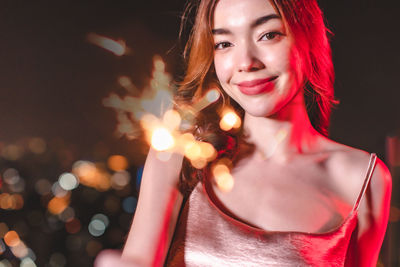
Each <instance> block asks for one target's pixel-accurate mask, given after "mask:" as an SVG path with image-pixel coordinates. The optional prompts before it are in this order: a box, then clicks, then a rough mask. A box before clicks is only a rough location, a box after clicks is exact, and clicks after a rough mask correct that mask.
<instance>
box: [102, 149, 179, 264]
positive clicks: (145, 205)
mask: <svg viewBox="0 0 400 267" xmlns="http://www.w3.org/2000/svg"><path fill="white" fill-rule="evenodd" d="M182 160H183V156H182V155H180V154H173V155H172V157H171V159H170V160H168V161H167V162H164V161H160V160H159V159H158V158H157V156H156V152H155V151H154V150H152V149H150V152H149V154H148V156H147V159H146V163H145V167H144V171H143V177H142V183H141V186H140V193H139V200H138V205H137V208H136V212H135V216H134V219H133V223H132V226H131V229H130V232H129V235H128V239H127V241H126V244H125V247H124V249H123V252H122V255H121V256H119V255H116V253H115V252H110V251H108V252H107V251H106V252H104V253H101V254H100V255H99V257H98V258H97V259H96V266H98V267H101V266H112V265H110V264H113V265H114V266H113V267H117V266H162V265H163V263H164V260H165V256H166V254H167V251H168V248H169V244H170V241H171V238H172V235H173V232H174V229H175V225H176V221H177V218H178V214H179V210H180V207H181V205H182V199H183V197H182V195H181V193H180V192H179V191H178V181H179V174H180V171H181V167H182Z"/></svg>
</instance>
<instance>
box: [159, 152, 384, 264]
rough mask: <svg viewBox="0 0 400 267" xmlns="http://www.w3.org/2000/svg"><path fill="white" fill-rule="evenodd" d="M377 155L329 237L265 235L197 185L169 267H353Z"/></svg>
mask: <svg viewBox="0 0 400 267" xmlns="http://www.w3.org/2000/svg"><path fill="white" fill-rule="evenodd" d="M375 162H376V155H375V154H372V155H371V159H370V163H369V166H368V170H367V175H366V178H365V182H364V184H363V187H362V189H361V191H360V193H359V196H358V198H357V201H356V203H355V205H354V207H353V209H352V211H351V213H350V214H349V215H348V216H347V218H345V220H344V221H343V222H342V223H341V224H340V225H339V226H337V227H336V228H335V229H332V230H330V231H329V232H325V233H305V232H290V231H286V232H278V231H265V230H262V229H258V228H255V227H252V226H250V225H247V224H245V223H243V222H240V221H239V220H237V219H234V218H232V217H230V216H229V215H228V214H226V213H224V212H223V211H222V210H221V209H219V207H218V205H216V203H215V202H214V201H213V200H212V197H211V198H210V196H209V194H208V192H209V190H207V185H206V184H200V183H199V184H198V185H197V186H196V187H195V188H194V190H193V191H192V193H191V194H190V196H189V198H188V199H187V201H186V202H185V205H184V207H183V209H182V211H181V214H180V217H179V220H178V223H177V226H176V230H175V234H174V237H173V240H172V243H171V247H170V250H169V253H168V257H167V260H166V263H165V266H347V265H348V266H354V264H355V263H354V262H353V261H352V250H351V249H352V248H353V247H354V245H355V244H356V240H357V239H356V231H355V229H356V226H357V211H358V206H359V203H360V201H361V199H362V197H363V195H364V194H365V191H366V189H367V187H368V184H369V181H370V178H371V176H372V173H373V169H374V167H375Z"/></svg>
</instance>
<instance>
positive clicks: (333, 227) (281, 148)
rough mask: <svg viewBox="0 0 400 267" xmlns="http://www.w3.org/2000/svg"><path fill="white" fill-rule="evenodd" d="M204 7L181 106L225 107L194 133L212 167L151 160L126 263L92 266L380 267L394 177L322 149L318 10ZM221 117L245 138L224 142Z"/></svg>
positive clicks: (326, 72) (326, 88)
mask: <svg viewBox="0 0 400 267" xmlns="http://www.w3.org/2000/svg"><path fill="white" fill-rule="evenodd" d="M197 2H198V5H197V16H196V21H195V24H194V27H193V31H192V35H191V38H190V39H189V43H188V46H187V49H186V52H187V55H188V65H187V72H186V75H185V77H184V80H183V81H182V83H181V86H180V88H179V90H178V94H177V102H178V103H179V105H181V106H182V105H189V106H190V105H193V103H195V101H196V100H197V99H199V98H201V97H203V96H204V95H205V94H206V93H207V92H208V91H209V90H210V89H211V88H213V89H217V90H219V91H220V93H221V94H222V95H223V96H224V97H223V98H222V101H221V102H220V103H214V104H212V105H210V106H209V107H207V108H205V109H204V110H202V111H201V112H200V113H199V114H198V115H197V121H196V125H195V127H194V128H193V129H191V130H192V133H193V135H194V136H196V137H197V139H199V140H202V141H207V142H210V143H212V144H213V145H214V147H215V148H216V149H217V151H218V155H217V156H216V159H215V160H214V161H213V162H211V163H210V164H209V165H207V166H206V167H204V168H203V169H200V170H196V169H194V168H193V167H191V165H190V164H189V162H188V160H187V159H184V158H183V157H182V156H181V155H180V154H179V153H175V154H173V155H172V157H171V158H170V159H169V160H168V161H161V160H159V159H158V158H157V157H156V152H155V151H154V150H150V152H149V155H148V157H147V161H146V165H145V169H144V173H143V184H142V186H141V192H140V196H139V202H138V208H137V211H136V214H135V218H134V221H133V224H132V228H131V232H130V233H129V236H128V239H127V242H126V246H125V248H124V251H123V253H122V256H120V255H119V254H118V253H116V252H107V251H106V252H103V253H102V254H100V256H99V257H98V259H97V266H109V265H110V264H114V265H118V264H119V266H131V265H132V264H137V265H138V266H161V265H163V264H165V265H167V266H266V265H278V266H375V265H376V262H377V259H378V254H379V250H380V247H381V244H382V241H383V237H384V234H385V230H386V224H387V221H388V214H389V202H390V193H391V178H390V174H389V172H388V170H387V168H386V167H385V165H384V164H383V163H382V162H381V161H380V160H379V159H377V157H376V155H375V154H369V153H366V152H364V151H361V150H358V149H355V148H351V147H348V146H345V145H343V144H338V143H336V142H334V141H332V140H330V139H328V138H327V130H328V126H329V115H330V112H331V107H332V105H333V104H334V103H335V100H334V94H333V76H334V75H333V67H332V61H331V52H330V46H329V42H328V38H327V35H326V33H327V30H326V28H325V25H324V22H323V17H322V13H321V10H320V9H319V7H318V5H317V3H316V1H315V0H296V1H287V0H274V1H273V0H270V1H268V0H246V1H242V0H219V1H217V0H200V1H196V3H197ZM226 109H229V110H230V112H231V113H232V111H236V113H238V114H239V117H237V119H236V120H235V121H243V124H242V127H241V128H240V129H239V130H237V127H236V128H235V127H231V128H229V129H228V128H227V129H228V130H223V129H220V120H219V115H220V114H227V113H226V112H225V113H224V110H226ZM231 113H229V114H231ZM235 118H236V117H235ZM159 178H162V179H159Z"/></svg>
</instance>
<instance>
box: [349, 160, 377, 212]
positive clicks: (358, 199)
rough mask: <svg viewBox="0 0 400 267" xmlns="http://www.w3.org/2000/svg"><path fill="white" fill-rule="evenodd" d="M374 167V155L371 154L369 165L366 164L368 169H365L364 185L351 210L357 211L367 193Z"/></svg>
mask: <svg viewBox="0 0 400 267" xmlns="http://www.w3.org/2000/svg"><path fill="white" fill-rule="evenodd" d="M375 165H376V154H375V153H372V154H371V157H370V158H369V164H368V169H367V174H366V177H365V181H364V184H363V186H362V188H361V192H360V194H359V195H358V198H357V201H356V204H355V205H354V208H353V210H358V206H359V204H360V202H361V200H362V198H363V197H364V195H365V192H366V191H367V188H368V185H369V183H370V181H371V177H372V174H373V173H374V170H375Z"/></svg>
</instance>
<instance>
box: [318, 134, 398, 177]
mask: <svg viewBox="0 0 400 267" xmlns="http://www.w3.org/2000/svg"><path fill="white" fill-rule="evenodd" d="M325 149H326V150H327V151H329V152H328V154H329V157H328V158H329V160H328V166H329V169H330V170H331V172H333V175H334V176H341V177H348V178H354V179H357V177H358V179H361V180H362V181H364V180H365V178H366V174H367V170H368V167H369V165H370V164H374V169H373V173H372V177H374V178H373V179H374V180H377V181H375V182H380V183H383V184H386V183H388V182H389V181H390V172H389V170H388V168H387V167H386V165H385V163H384V162H383V161H382V160H381V159H379V157H376V161H373V162H371V160H372V159H373V158H374V153H370V152H366V151H364V150H361V149H358V148H354V147H350V146H347V145H344V144H340V143H337V142H334V141H331V140H329V141H328V143H327V145H326V148H325ZM335 174H336V175H335ZM346 180H347V179H346Z"/></svg>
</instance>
